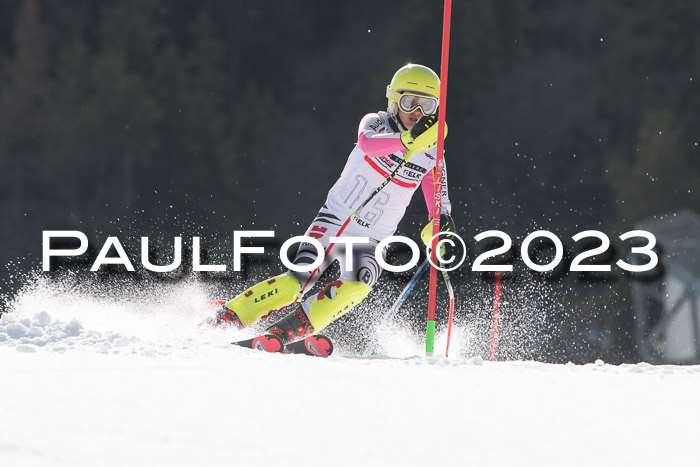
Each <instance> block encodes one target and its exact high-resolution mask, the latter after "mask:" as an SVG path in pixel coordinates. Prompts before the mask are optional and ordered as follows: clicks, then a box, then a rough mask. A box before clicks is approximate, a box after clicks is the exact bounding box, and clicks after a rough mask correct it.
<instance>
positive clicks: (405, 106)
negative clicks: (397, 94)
mask: <svg viewBox="0 0 700 467" xmlns="http://www.w3.org/2000/svg"><path fill="white" fill-rule="evenodd" d="M399 108H400V109H401V110H403V111H404V112H406V113H411V112H413V111H415V110H416V109H420V110H421V112H423V115H432V114H434V113H435V112H436V111H437V108H438V100H437V99H436V98H434V97H427V96H418V95H416V94H402V95H401V98H400V99H399Z"/></svg>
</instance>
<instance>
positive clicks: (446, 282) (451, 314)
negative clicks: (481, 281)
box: [442, 271, 455, 357]
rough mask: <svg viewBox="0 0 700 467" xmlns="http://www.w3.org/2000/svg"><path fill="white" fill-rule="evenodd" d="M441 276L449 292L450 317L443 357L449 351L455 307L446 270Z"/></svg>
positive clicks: (453, 293) (453, 295) (453, 294)
mask: <svg viewBox="0 0 700 467" xmlns="http://www.w3.org/2000/svg"><path fill="white" fill-rule="evenodd" d="M442 277H443V278H444V279H445V285H446V286H447V291H448V292H449V294H450V317H449V318H448V320H447V346H446V347H445V357H447V355H448V352H449V351H450V335H451V334H452V316H453V314H454V309H455V292H454V290H453V289H452V283H450V276H449V275H448V274H447V271H442Z"/></svg>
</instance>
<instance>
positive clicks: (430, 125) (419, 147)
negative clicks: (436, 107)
mask: <svg viewBox="0 0 700 467" xmlns="http://www.w3.org/2000/svg"><path fill="white" fill-rule="evenodd" d="M437 120H438V116H437V114H433V115H423V116H422V117H421V118H420V119H419V120H418V121H417V122H416V124H415V125H413V128H411V129H410V130H406V131H404V132H403V133H401V142H402V143H403V145H404V146H405V147H406V149H408V150H409V151H411V152H412V153H416V152H420V151H424V150H426V149H429V148H431V147H433V146H435V145H436V144H437V137H438V132H437V130H438V126H437V125H436V123H437ZM445 138H447V124H445Z"/></svg>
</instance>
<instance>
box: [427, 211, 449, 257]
mask: <svg viewBox="0 0 700 467" xmlns="http://www.w3.org/2000/svg"><path fill="white" fill-rule="evenodd" d="M440 232H454V233H456V232H457V229H456V228H455V222H454V220H453V219H452V216H450V215H449V214H440ZM420 237H421V239H422V240H423V243H425V245H426V246H431V244H430V239H431V238H432V237H433V222H432V221H430V222H429V223H428V225H426V226H425V227H423V230H422V231H421V234H420ZM450 237H451V235H441V236H440V237H439V239H440V240H442V239H444V238H450ZM453 241H454V239H453ZM456 254H457V246H456V245H455V246H451V245H449V244H445V243H443V244H442V245H440V257H441V258H445V259H450V258H451V257H452V256H455V255H456Z"/></svg>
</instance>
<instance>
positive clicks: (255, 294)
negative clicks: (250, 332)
mask: <svg viewBox="0 0 700 467" xmlns="http://www.w3.org/2000/svg"><path fill="white" fill-rule="evenodd" d="M300 290H301V284H300V283H299V281H298V280H297V279H296V278H295V277H294V276H292V275H290V274H280V275H279V276H275V277H273V278H270V279H267V280H264V281H262V282H260V283H258V284H255V285H254V286H252V287H251V288H249V289H248V290H246V291H245V292H243V293H242V294H240V295H238V296H237V297H236V298H234V299H233V300H231V301H230V302H227V303H226V304H225V306H226V308H228V309H230V310H232V311H233V312H234V313H236V315H237V316H238V318H239V319H240V320H241V322H242V323H243V324H244V325H246V326H250V325H252V324H255V322H257V321H258V320H259V319H260V318H261V317H262V316H264V315H266V314H267V313H269V312H271V311H274V310H279V309H280V308H284V307H285V306H287V305H289V304H290V303H292V302H293V301H294V298H295V297H296V295H297V294H298V293H299V291H300Z"/></svg>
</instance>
